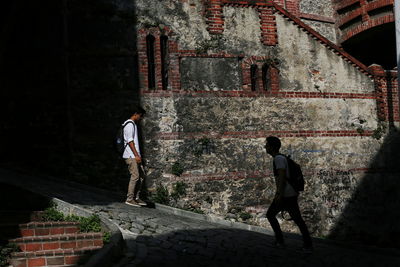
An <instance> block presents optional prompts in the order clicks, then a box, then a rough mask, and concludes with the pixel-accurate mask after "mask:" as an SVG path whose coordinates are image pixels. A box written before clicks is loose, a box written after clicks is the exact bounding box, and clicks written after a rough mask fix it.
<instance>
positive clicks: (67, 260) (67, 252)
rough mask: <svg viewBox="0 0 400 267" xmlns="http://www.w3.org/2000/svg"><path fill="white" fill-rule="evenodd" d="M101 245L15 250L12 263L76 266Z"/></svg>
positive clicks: (17, 266) (17, 264)
mask: <svg viewBox="0 0 400 267" xmlns="http://www.w3.org/2000/svg"><path fill="white" fill-rule="evenodd" d="M100 249H101V246H92V247H87V248H81V249H56V250H47V251H39V252H14V253H12V254H11V259H10V264H11V265H12V266H14V267H28V266H76V265H77V263H78V261H80V260H82V259H83V258H84V257H85V256H87V257H90V256H91V255H92V254H93V253H95V252H96V251H97V250H100Z"/></svg>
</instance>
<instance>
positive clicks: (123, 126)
mask: <svg viewBox="0 0 400 267" xmlns="http://www.w3.org/2000/svg"><path fill="white" fill-rule="evenodd" d="M129 123H132V124H133V125H136V124H135V123H134V122H133V121H127V122H126V123H124V124H123V125H122V136H123V137H124V129H125V126H126V125H128V124H129ZM133 131H135V128H133ZM133 137H135V132H133ZM124 142H125V137H124ZM127 146H128V143H126V144H125V146H124V151H125V149H126V147H127Z"/></svg>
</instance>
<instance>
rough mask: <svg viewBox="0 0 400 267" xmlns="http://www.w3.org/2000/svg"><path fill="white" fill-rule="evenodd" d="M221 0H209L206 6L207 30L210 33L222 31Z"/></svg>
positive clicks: (223, 20) (220, 32)
mask: <svg viewBox="0 0 400 267" xmlns="http://www.w3.org/2000/svg"><path fill="white" fill-rule="evenodd" d="M223 13H224V12H223V2H222V0H209V1H208V3H207V7H206V23H207V24H208V27H207V30H208V32H209V33H210V34H222V33H223V31H224V23H225V19H224V14H223Z"/></svg>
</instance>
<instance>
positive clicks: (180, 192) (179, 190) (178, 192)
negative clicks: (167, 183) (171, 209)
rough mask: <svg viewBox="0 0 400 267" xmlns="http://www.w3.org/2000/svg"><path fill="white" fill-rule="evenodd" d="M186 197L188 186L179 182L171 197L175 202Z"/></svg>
mask: <svg viewBox="0 0 400 267" xmlns="http://www.w3.org/2000/svg"><path fill="white" fill-rule="evenodd" d="M184 195H186V184H185V183H184V182H177V183H175V185H174V191H173V192H172V193H171V197H172V198H173V199H175V200H177V199H178V198H180V197H181V196H184Z"/></svg>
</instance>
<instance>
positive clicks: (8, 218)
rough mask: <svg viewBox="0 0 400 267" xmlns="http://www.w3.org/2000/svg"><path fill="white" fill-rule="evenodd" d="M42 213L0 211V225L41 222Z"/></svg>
mask: <svg viewBox="0 0 400 267" xmlns="http://www.w3.org/2000/svg"><path fill="white" fill-rule="evenodd" d="M42 215H43V211H30V210H0V223H15V224H20V223H27V222H32V221H42Z"/></svg>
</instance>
